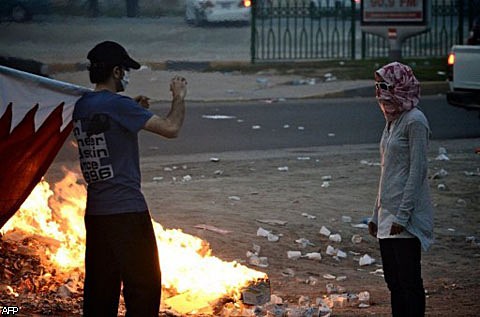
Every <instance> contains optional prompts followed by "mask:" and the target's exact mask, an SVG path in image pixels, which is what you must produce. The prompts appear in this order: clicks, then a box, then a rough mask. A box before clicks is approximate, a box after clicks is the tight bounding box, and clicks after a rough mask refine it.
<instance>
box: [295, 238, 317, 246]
mask: <svg viewBox="0 0 480 317" xmlns="http://www.w3.org/2000/svg"><path fill="white" fill-rule="evenodd" d="M295 242H296V243H298V244H300V245H301V246H302V248H306V247H307V246H311V247H314V246H315V244H313V243H312V242H310V240H308V239H305V238H300V239H297V240H295Z"/></svg>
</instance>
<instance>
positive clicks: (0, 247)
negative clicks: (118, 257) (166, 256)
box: [0, 230, 270, 317]
mask: <svg viewBox="0 0 480 317" xmlns="http://www.w3.org/2000/svg"><path fill="white" fill-rule="evenodd" d="M56 243H57V242H56V241H55V240H54V239H50V238H46V237H43V236H31V235H26V234H24V233H23V232H22V231H20V230H13V231H9V232H7V233H6V234H4V235H2V236H0V264H1V266H0V306H2V307H12V306H15V307H19V308H20V312H22V313H24V314H25V313H26V314H29V313H32V314H42V315H55V316H81V314H82V302H83V297H82V294H83V282H84V273H83V272H82V271H81V270H80V269H78V268H77V269H73V270H70V271H68V272H64V271H60V270H58V268H56V267H55V265H51V264H49V262H48V260H47V259H46V258H45V256H44V254H46V252H45V251H46V249H51V248H55V244H56ZM165 292H166V293H169V290H165ZM165 295H167V296H166V297H170V296H168V295H172V294H165ZM269 300H270V284H269V282H268V280H259V281H257V282H255V283H251V284H250V285H249V286H248V287H245V288H244V290H243V291H242V300H241V301H240V302H237V301H235V300H233V299H232V298H229V297H224V298H221V299H219V300H218V301H217V302H216V303H215V304H213V305H212V306H213V307H212V309H213V311H214V315H221V316H245V314H247V315H251V316H253V315H255V312H254V310H255V306H254V305H260V304H264V303H266V302H268V301H269ZM119 315H120V316H124V315H125V306H124V303H123V298H122V299H121V301H120V307H119ZM195 315H197V316H211V314H202V313H198V314H195ZM161 316H165V317H174V316H181V315H180V314H179V313H178V312H176V311H174V310H169V309H164V310H162V312H161Z"/></svg>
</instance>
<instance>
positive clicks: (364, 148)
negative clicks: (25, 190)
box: [50, 139, 480, 316]
mask: <svg viewBox="0 0 480 317" xmlns="http://www.w3.org/2000/svg"><path fill="white" fill-rule="evenodd" d="M478 146H480V139H469V140H450V141H433V142H432V143H431V145H430V152H429V160H430V163H429V177H430V184H431V192H432V197H433V201H434V203H435V205H436V214H435V236H436V243H435V244H434V245H433V247H432V248H431V249H430V250H429V251H428V252H426V253H423V258H422V269H423V280H424V285H425V289H426V292H427V316H478V315H479V312H480V303H479V302H478V295H479V294H480V284H479V281H480V271H479V269H478V268H479V267H480V266H479V261H480V248H479V246H480V244H478V243H479V242H480V170H479V168H480V155H479V154H475V148H476V147H478ZM439 147H444V148H445V149H446V150H447V156H448V158H449V160H448V161H441V160H436V157H437V156H438V150H439ZM212 157H216V158H218V159H219V161H218V162H213V161H212V160H211V158H212ZM377 162H378V150H377V145H376V144H368V145H355V146H327V147H318V148H306V149H285V150H276V151H257V152H235V153H216V154H197V155H186V156H175V157H173V156H170V157H168V156H157V155H151V156H147V157H143V158H142V161H141V168H142V173H143V183H142V186H143V191H144V193H145V195H146V198H147V200H148V203H149V206H150V209H151V212H152V216H153V218H154V219H155V220H156V221H158V222H160V223H161V224H162V225H163V226H164V227H165V228H168V229H173V228H179V229H182V230H183V231H184V232H186V233H189V234H192V235H195V236H198V237H200V238H202V239H204V240H206V241H208V243H209V244H210V246H211V248H212V250H213V255H215V256H217V257H219V258H221V259H223V260H226V261H233V260H237V261H239V262H241V263H243V264H245V265H247V266H249V267H251V268H254V269H257V270H260V271H264V272H266V273H267V274H268V276H269V278H270V283H271V291H272V294H274V295H277V296H279V297H281V298H282V299H283V300H284V301H285V302H286V303H289V304H290V305H291V306H295V305H298V301H299V298H300V297H301V296H308V297H310V299H312V300H313V301H315V299H316V298H317V297H322V296H324V295H327V290H326V284H327V283H334V285H335V286H341V287H344V288H345V292H349V293H359V292H361V291H368V292H370V296H371V306H370V307H368V308H358V307H346V308H335V309H334V311H333V314H332V316H370V315H375V316H388V315H389V312H390V306H389V292H388V289H387V287H386V285H385V282H384V280H383V278H382V276H381V275H378V274H372V272H374V271H376V270H377V269H379V268H381V258H380V253H379V247H378V243H377V241H376V239H374V238H372V237H370V236H369V235H368V232H367V229H361V228H355V227H353V226H352V225H354V224H359V223H362V222H363V221H364V219H365V218H366V217H369V216H370V215H371V208H372V206H373V202H374V200H375V195H376V190H377V184H378V178H379V167H378V165H377V164H375V163H377ZM64 163H65V162H57V163H55V164H54V165H53V166H52V168H51V169H50V174H55V173H56V171H58V170H59V169H57V168H55V166H59V165H61V164H64ZM285 167H288V171H285ZM279 168H280V169H279ZM441 169H444V170H446V171H447V172H448V175H447V176H445V177H443V178H436V177H435V176H434V175H435V174H436V173H438V172H439V171H440V170H441ZM187 175H188V176H189V177H188V176H187ZM185 176H187V177H186V178H185ZM325 176H331V180H330V181H329V186H328V187H326V186H322V184H324V182H325V180H324V177H325ZM161 177H162V179H160V178H161ZM154 178H155V180H154ZM440 184H443V185H445V189H443V190H441V189H439V185H440ZM440 187H442V186H440ZM302 214H303V215H302ZM307 215H310V216H311V217H307ZM312 216H314V217H315V219H313V217H312ZM342 216H349V217H351V219H352V221H351V223H348V222H344V221H343V220H342ZM265 219H270V220H272V219H274V220H280V221H284V222H286V224H285V225H272V224H265V223H261V222H259V221H258V220H265ZM198 224H207V225H211V226H215V227H217V228H220V229H224V230H228V231H230V232H229V233H227V234H221V233H217V232H214V231H209V230H202V229H197V228H195V226H196V225H198ZM322 226H325V227H327V228H328V229H329V230H331V231H332V233H339V234H340V235H341V237H342V241H341V242H332V241H329V239H328V238H327V237H326V236H322V235H321V234H319V231H320V228H321V227H322ZM259 227H262V228H264V229H266V230H269V231H271V232H272V233H274V234H277V235H280V239H279V241H278V242H269V241H268V240H267V239H266V238H265V237H259V236H257V230H258V228H259ZM354 234H358V235H361V237H362V238H363V240H362V242H361V243H358V244H354V243H353V242H352V241H351V238H352V236H353V235H354ZM472 237H473V238H472ZM300 238H305V239H308V240H309V241H310V242H311V243H312V244H313V245H311V246H306V247H305V248H302V246H301V245H300V244H298V243H296V242H295V240H297V239H300ZM472 239H473V240H474V241H473V242H472V241H471V240H472ZM253 244H256V245H259V246H260V247H261V251H260V256H263V257H267V258H268V264H269V265H268V267H267V268H259V267H255V266H253V265H250V264H249V263H248V262H247V257H246V252H247V251H249V250H251V249H252V245H253ZM328 245H331V246H333V247H335V248H339V249H341V250H342V251H344V252H346V253H347V258H342V259H340V260H337V259H334V258H333V257H332V256H329V255H327V254H326V249H327V246H328ZM289 250H298V251H301V252H302V254H305V253H307V252H317V251H318V252H320V253H321V255H322V259H321V260H320V261H315V260H309V259H304V258H301V259H298V260H292V259H289V258H288V257H287V251H289ZM352 252H355V254H353V253H352ZM364 254H368V255H370V256H371V257H372V258H374V259H375V260H376V263H375V264H373V265H369V266H362V267H361V266H359V263H358V258H359V257H360V256H361V255H364ZM160 256H162V255H160ZM286 273H288V274H286ZM292 273H294V274H293V275H292ZM325 274H331V275H334V276H346V277H347V278H346V280H344V281H341V282H337V281H336V280H333V281H332V280H327V279H325V278H324V275H325Z"/></svg>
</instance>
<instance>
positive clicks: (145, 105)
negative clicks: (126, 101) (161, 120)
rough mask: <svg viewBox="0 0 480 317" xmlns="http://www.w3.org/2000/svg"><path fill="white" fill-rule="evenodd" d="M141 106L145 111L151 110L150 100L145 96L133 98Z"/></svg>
mask: <svg viewBox="0 0 480 317" xmlns="http://www.w3.org/2000/svg"><path fill="white" fill-rule="evenodd" d="M133 100H135V101H136V102H138V104H139V105H140V106H142V107H143V108H145V109H148V108H150V98H148V97H145V96H136V97H135V98H133Z"/></svg>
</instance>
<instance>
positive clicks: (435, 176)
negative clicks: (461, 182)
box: [432, 168, 448, 179]
mask: <svg viewBox="0 0 480 317" xmlns="http://www.w3.org/2000/svg"><path fill="white" fill-rule="evenodd" d="M446 176H448V172H447V171H446V170H444V169H443V168H442V169H440V170H439V171H438V172H436V173H435V174H433V176H432V178H433V179H441V178H444V177H446Z"/></svg>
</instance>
